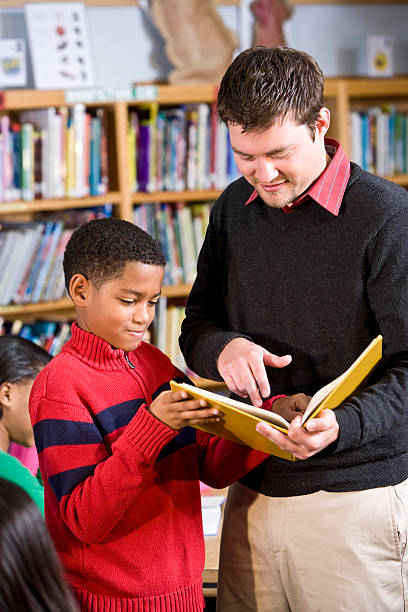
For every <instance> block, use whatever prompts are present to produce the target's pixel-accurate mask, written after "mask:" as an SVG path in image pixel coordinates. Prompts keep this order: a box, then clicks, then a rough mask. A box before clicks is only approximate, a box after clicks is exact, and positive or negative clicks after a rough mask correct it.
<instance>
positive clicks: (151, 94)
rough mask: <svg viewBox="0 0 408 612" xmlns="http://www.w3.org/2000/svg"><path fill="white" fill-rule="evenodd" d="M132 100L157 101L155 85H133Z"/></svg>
mask: <svg viewBox="0 0 408 612" xmlns="http://www.w3.org/2000/svg"><path fill="white" fill-rule="evenodd" d="M132 89H133V100H139V101H143V100H157V97H158V88H157V85H133V88H132Z"/></svg>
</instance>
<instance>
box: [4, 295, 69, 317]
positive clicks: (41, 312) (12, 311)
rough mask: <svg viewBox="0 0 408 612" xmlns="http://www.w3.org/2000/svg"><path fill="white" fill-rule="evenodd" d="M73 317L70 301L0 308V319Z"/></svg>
mask: <svg viewBox="0 0 408 612" xmlns="http://www.w3.org/2000/svg"><path fill="white" fill-rule="evenodd" d="M61 313H66V314H67V315H70V316H73V314H74V308H73V305H72V302H71V300H69V299H68V298H67V299H63V300H57V301H55V302H40V303H39V304H11V305H10V306H0V317H4V318H5V319H8V320H10V319H15V318H18V317H29V316H30V315H35V316H37V315H38V316H39V317H43V316H45V315H47V314H48V315H50V314H58V315H59V314H61Z"/></svg>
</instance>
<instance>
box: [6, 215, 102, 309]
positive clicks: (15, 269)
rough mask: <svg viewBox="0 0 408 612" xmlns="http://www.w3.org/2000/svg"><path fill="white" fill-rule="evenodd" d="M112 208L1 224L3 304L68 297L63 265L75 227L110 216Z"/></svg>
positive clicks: (44, 216)
mask: <svg viewBox="0 0 408 612" xmlns="http://www.w3.org/2000/svg"><path fill="white" fill-rule="evenodd" d="M111 211H112V207H111V206H106V207H98V208H96V209H80V210H75V211H69V210H65V211H59V213H58V212H57V213H53V214H52V220H51V215H49V214H46V213H43V215H42V217H43V218H42V219H41V220H35V221H30V222H2V223H1V232H0V269H1V270H2V274H1V277H0V304H1V305H8V304H26V303H29V302H32V303H37V302H47V301H52V300H58V299H60V298H62V297H63V296H65V295H66V290H65V284H64V274H63V268H62V261H63V256H64V250H65V246H66V244H67V242H68V240H69V238H70V236H71V234H72V232H73V231H74V229H75V227H77V226H78V225H80V224H81V223H85V222H86V221H90V220H91V219H95V218H99V217H106V216H111Z"/></svg>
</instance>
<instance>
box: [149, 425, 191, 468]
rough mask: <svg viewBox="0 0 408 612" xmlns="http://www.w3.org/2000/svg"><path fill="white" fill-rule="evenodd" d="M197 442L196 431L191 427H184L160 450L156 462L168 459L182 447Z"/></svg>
mask: <svg viewBox="0 0 408 612" xmlns="http://www.w3.org/2000/svg"><path fill="white" fill-rule="evenodd" d="M196 440H197V435H196V430H195V429H194V428H193V427H184V428H183V429H182V430H181V431H180V433H179V434H177V436H176V437H175V438H173V440H172V441H171V442H169V443H168V444H166V446H165V447H164V448H163V449H162V450H161V452H160V454H159V456H158V457H157V461H159V460H160V459H164V458H165V457H168V456H169V455H171V454H172V453H174V452H176V451H178V450H180V448H183V447H184V446H190V445H191V444H195V443H196Z"/></svg>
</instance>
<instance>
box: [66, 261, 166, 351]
mask: <svg viewBox="0 0 408 612" xmlns="http://www.w3.org/2000/svg"><path fill="white" fill-rule="evenodd" d="M163 273H164V269H163V268H162V267H161V266H153V265H149V264H143V263H141V262H135V261H130V262H127V263H126V265H125V268H124V270H123V273H122V275H121V276H120V277H119V278H114V279H112V280H109V281H106V282H104V283H103V285H101V287H99V288H98V289H97V288H96V287H95V286H94V285H92V284H91V283H87V284H86V289H85V290H86V304H84V306H83V307H81V308H80V309H78V312H77V314H78V324H79V326H80V327H82V329H85V330H86V331H89V332H91V333H93V334H95V335H97V336H99V337H100V338H103V339H104V340H106V342H109V344H110V345H111V346H113V347H114V348H121V349H123V350H124V351H134V350H135V349H136V347H137V346H138V345H139V344H140V342H141V340H142V338H143V336H144V334H145V332H146V330H147V328H148V327H149V325H150V323H151V322H152V321H153V319H154V315H155V306H156V304H157V302H158V300H159V297H160V290H161V282H162V280H163Z"/></svg>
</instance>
